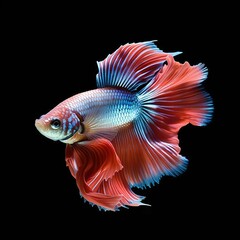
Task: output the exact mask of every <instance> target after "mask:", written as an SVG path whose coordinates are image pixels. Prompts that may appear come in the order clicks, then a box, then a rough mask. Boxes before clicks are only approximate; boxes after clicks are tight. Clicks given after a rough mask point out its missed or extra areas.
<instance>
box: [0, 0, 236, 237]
mask: <svg viewBox="0 0 240 240" xmlns="http://www.w3.org/2000/svg"><path fill="white" fill-rule="evenodd" d="M145 4H146V6H142V7H141V8H140V9H136V8H133V9H131V8H130V6H128V5H125V4H120V3H116V6H106V7H105V8H103V6H97V5H96V4H93V6H91V7H87V6H81V5H79V6H75V5H70V4H68V5H66V4H63V3H61V4H60V3H56V4H53V3H52V4H49V3H40V2H39V3H32V2H25V3H21V4H18V5H16V4H13V5H11V6H5V4H4V8H3V9H2V12H3V13H4V17H3V27H4V28H3V33H4V34H3V38H4V40H5V43H4V45H3V47H4V50H6V55H4V59H3V60H4V63H3V68H4V69H5V70H6V73H7V74H6V75H5V82H6V83H7V84H8V83H10V86H9V87H8V88H3V89H4V91H5V89H6V92H7V93H9V94H7V96H8V99H7V100H6V98H5V101H9V100H11V101H13V102H14V104H13V105H12V103H11V104H10V103H8V106H9V108H10V109H9V108H8V110H10V114H11V116H12V120H13V122H14V125H15V126H16V124H17V126H16V127H15V128H14V131H13V132H12V131H11V134H7V136H8V138H9V140H8V142H7V143H8V144H7V145H8V147H10V150H8V157H7V161H5V162H6V169H7V170H6V172H7V178H6V179H7V180H6V185H7V186H8V187H7V190H8V196H11V197H9V202H10V203H11V204H10V205H11V206H9V208H7V210H8V212H9V214H8V216H10V218H9V223H10V224H16V226H21V228H19V230H18V233H23V234H24V235H26V236H28V234H29V230H30V229H31V231H33V232H34V234H36V235H39V234H42V235H43V236H45V235H47V234H49V232H50V231H51V232H52V233H54V234H56V236H57V235H59V236H61V235H62V234H64V233H65V232H68V233H75V234H76V236H77V237H79V238H80V237H83V236H82V234H84V233H87V234H90V236H91V235H92V234H94V233H96V234H97V236H98V237H111V236H112V237H116V236H118V235H119V236H120V235H122V236H126V237H127V236H128V234H129V233H130V234H132V235H134V234H135V235H140V236H141V235H142V234H145V233H146V234H148V236H149V238H151V236H155V237H157V238H158V236H159V238H160V237H161V236H168V237H171V236H179V237H186V236H190V237H192V238H193V239H194V237H195V236H202V237H204V236H207V235H208V234H212V235H213V236H214V235H217V234H219V233H220V234H221V233H224V232H225V230H226V225H225V222H226V221H227V219H228V217H227V216H228V215H229V214H231V213H233V212H232V211H233V210H230V209H231V205H228V204H226V202H225V200H224V199H225V198H226V196H229V195H228V191H229V186H228V185H227V184H226V181H227V179H228V178H227V177H226V174H227V173H228V172H231V170H232V168H233V166H232V164H231V163H230V162H229V164H226V161H230V160H231V157H230V152H227V150H226V145H227V143H226V142H228V140H227V141H226V139H227V137H226V134H227V130H226V129H227V124H226V120H227V117H226V115H227V102H226V98H227V89H226V85H227V84H226V81H229V79H227V78H228V77H229V72H228V69H227V67H225V63H226V62H225V61H226V59H225V57H226V55H227V54H226V53H225V52H224V53H223V51H222V49H223V48H224V47H223V46H224V44H225V40H224V36H226V35H229V33H230V30H229V28H227V27H225V23H224V22H225V20H224V18H222V16H223V13H224V12H226V11H228V10H227V9H225V8H224V6H218V7H217V9H209V6H207V5H202V6H194V5H188V6H187V5H186V6H183V5H182V6H181V7H182V8H183V10H181V11H180V8H179V7H178V6H174V7H173V6H170V5H171V4H170V5H169V6H163V5H161V6H154V5H152V4H151V5H150V4H149V5H147V3H145ZM100 7H102V8H101V9H100ZM117 10H118V11H117ZM148 40H158V41H157V42H156V45H157V46H158V47H159V48H160V49H161V50H163V51H165V52H174V51H182V52H183V53H182V54H181V55H179V56H177V57H176V60H178V61H180V62H184V61H189V63H190V64H192V65H195V64H198V63H200V62H202V63H205V65H206V66H207V67H208V69H209V76H208V79H207V80H206V81H205V82H204V87H205V89H206V90H207V91H208V92H209V93H210V94H211V96H212V98H213V102H214V107H215V110H214V115H213V119H212V122H211V123H210V124H208V126H206V127H194V126H191V125H188V126H186V127H184V128H182V129H181V131H180V132H179V139H180V147H181V154H182V155H183V156H186V157H187V158H188V159H189V166H188V169H187V171H186V172H185V173H184V174H182V175H181V176H179V177H176V178H173V177H164V178H163V179H162V180H161V181H160V183H159V184H157V185H155V186H154V187H152V188H149V189H145V190H140V189H134V191H135V192H136V193H139V194H140V195H144V196H146V199H145V200H144V202H145V203H148V204H150V205H151V207H144V206H141V207H136V208H134V207H131V208H129V209H124V208H121V209H120V211H118V212H104V211H99V210H98V208H97V207H96V206H95V207H92V206H90V205H89V204H88V203H84V201H83V199H82V198H80V197H79V193H78V189H77V186H76V184H75V180H74V179H73V177H72V176H71V174H70V172H69V170H68V168H67V167H66V164H65V159H64V150H65V145H64V144H63V143H60V142H53V141H51V140H48V139H47V138H45V137H43V136H42V135H41V134H39V132H38V131H37V130H36V128H35V126H34V121H35V119H36V118H38V117H39V116H40V115H42V114H44V113H46V112H48V111H49V110H50V109H52V108H53V107H54V106H55V105H56V104H58V103H59V102H61V101H62V100H64V99H66V98H68V97H70V96H72V95H73V94H76V93H79V92H83V91H87V90H91V89H94V88H96V84H95V77H96V74H97V71H98V69H97V64H96V61H101V60H103V59H104V58H105V57H106V56H107V55H108V54H110V53H112V52H114V51H115V50H116V49H117V48H118V47H119V46H120V45H123V44H125V43H132V42H140V41H148ZM228 46H230V45H228ZM9 89H10V91H9ZM6 130H7V131H9V129H6ZM2 171H3V172H5V170H4V169H3V170H2ZM4 183H5V182H4ZM7 183H8V184H7ZM233 214H234V213H233ZM110 230H111V231H113V233H110Z"/></svg>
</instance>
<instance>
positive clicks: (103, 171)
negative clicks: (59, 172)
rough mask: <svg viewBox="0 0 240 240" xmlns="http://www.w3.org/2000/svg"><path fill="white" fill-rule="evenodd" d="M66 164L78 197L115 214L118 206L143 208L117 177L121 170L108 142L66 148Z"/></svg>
mask: <svg viewBox="0 0 240 240" xmlns="http://www.w3.org/2000/svg"><path fill="white" fill-rule="evenodd" d="M66 162H67V166H68V167H69V169H70V171H71V173H72V175H73V176H74V177H75V178H76V183H77V186H78V188H79V191H80V194H81V195H82V196H83V197H84V198H85V199H86V200H87V201H89V202H90V203H91V204H95V205H97V206H98V207H99V208H100V209H104V210H111V211H115V210H117V209H118V208H119V207H121V206H126V205H131V206H139V205H145V204H143V203H141V200H142V199H143V198H142V197H141V196H138V195H136V194H135V193H133V192H132V190H131V188H130V187H129V185H128V183H127V181H126V179H125V178H124V175H121V170H122V168H123V166H122V164H121V161H120V159H119V157H118V155H117V154H116V151H115V149H114V147H113V145H112V143H111V142H110V141H109V140H107V139H103V138H101V139H95V140H92V141H86V142H81V143H75V144H73V145H69V144H68V145H67V147H66Z"/></svg>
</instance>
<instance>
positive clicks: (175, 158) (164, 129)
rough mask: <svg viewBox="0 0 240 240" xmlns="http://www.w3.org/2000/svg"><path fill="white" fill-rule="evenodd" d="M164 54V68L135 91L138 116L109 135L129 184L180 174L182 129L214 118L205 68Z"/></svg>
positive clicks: (145, 183)
mask: <svg viewBox="0 0 240 240" xmlns="http://www.w3.org/2000/svg"><path fill="white" fill-rule="evenodd" d="M164 57H165V58H164ZM164 57H163V58H159V62H161V61H163V62H164V63H165V64H164V65H163V67H162V68H160V69H159V71H158V72H157V73H156V75H155V76H154V77H153V78H152V79H151V80H150V81H149V82H148V83H147V84H145V86H144V87H143V88H142V89H141V90H140V91H139V92H138V93H137V95H138V99H139V102H140V103H141V112H140V114H139V116H138V117H137V118H136V119H135V121H134V122H133V123H132V124H131V125H129V126H128V127H127V128H125V129H122V130H121V131H120V132H119V134H118V135H117V137H116V138H115V139H114V140H113V145H114V147H115V149H116V152H117V154H118V156H119V158H120V159H121V161H122V164H123V166H124V169H123V171H124V174H125V177H126V179H127V181H128V182H129V183H130V184H131V185H132V186H138V187H145V186H151V184H154V183H155V182H158V181H159V180H160V178H161V176H164V175H171V176H176V175H178V174H180V173H182V172H183V171H184V170H185V169H186V166H187V162H188V160H187V159H186V158H185V157H183V156H181V155H180V147H179V140H178V132H179V130H180V128H181V127H183V126H185V125H186V124H188V123H191V124H193V125H197V126H204V125H206V124H207V123H208V122H209V121H210V120H211V117H212V112H213V102H212V99H211V97H210V95H209V94H208V93H207V92H205V91H204V90H203V87H202V82H203V81H204V80H205V79H206V78H207V68H206V67H205V66H204V65H203V64H198V65H195V66H191V65H190V64H189V63H188V62H185V63H183V64H181V63H179V62H176V61H175V60H174V58H173V56H172V55H171V54H168V55H165V56H164ZM139 61H140V60H139ZM150 63H151V62H150ZM150 63H149V64H150ZM145 65H147V63H146V62H145ZM129 74H130V73H129Z"/></svg>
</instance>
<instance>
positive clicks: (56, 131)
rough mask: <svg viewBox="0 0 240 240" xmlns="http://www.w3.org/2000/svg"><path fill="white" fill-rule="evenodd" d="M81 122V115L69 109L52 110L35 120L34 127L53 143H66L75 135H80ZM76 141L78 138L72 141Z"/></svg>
mask: <svg viewBox="0 0 240 240" xmlns="http://www.w3.org/2000/svg"><path fill="white" fill-rule="evenodd" d="M81 121H82V117H81V115H79V114H78V113H76V112H74V111H72V110H70V109H67V108H54V109H53V110H51V111H50V112H48V113H47V114H45V115H42V116H41V117H40V118H39V119H36V120H35V126H36V128H37V130H38V131H39V132H40V133H41V134H42V135H43V136H45V137H47V138H49V139H51V140H54V141H62V142H67V140H68V139H73V136H75V135H76V134H78V135H79V134H82V132H83V125H82V123H81ZM77 140H79V137H78V139H75V140H74V141H77ZM72 141H73V140H72ZM71 143H72V142H71Z"/></svg>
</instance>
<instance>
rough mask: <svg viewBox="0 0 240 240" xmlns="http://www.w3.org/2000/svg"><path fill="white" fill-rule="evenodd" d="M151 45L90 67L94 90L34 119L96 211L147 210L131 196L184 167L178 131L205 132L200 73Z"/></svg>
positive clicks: (209, 106)
mask: <svg viewBox="0 0 240 240" xmlns="http://www.w3.org/2000/svg"><path fill="white" fill-rule="evenodd" d="M156 42H157V41H156V40H153V41H145V42H137V43H135V42H133V43H126V44H124V45H121V46H119V48H117V49H116V50H115V51H114V52H113V53H111V54H109V55H108V56H107V57H106V58H105V59H104V60H102V61H97V67H98V72H97V74H96V88H95V89H91V90H88V91H84V92H80V93H77V94H75V95H73V96H70V97H69V98H67V99H65V100H63V101H62V102H60V103H59V104H58V105H56V106H55V107H53V108H52V109H51V110H50V111H49V112H47V113H46V114H44V115H42V116H41V117H40V118H39V119H35V127H36V128H37V130H38V131H39V132H40V133H41V134H42V135H43V136H44V137H46V138H48V139H51V140H53V141H60V142H62V143H64V144H65V145H66V148H65V161H66V166H67V167H68V168H69V170H70V174H71V175H72V176H73V178H74V179H75V180H76V188H77V189H78V191H79V194H80V196H81V197H82V198H83V199H84V200H85V202H88V203H89V204H91V205H92V206H97V208H98V209H99V210H104V211H113V212H115V211H119V210H120V209H122V208H127V209H129V208H131V207H139V206H151V204H149V203H145V202H144V201H145V199H146V197H145V196H141V195H139V194H136V193H135V192H134V189H142V190H143V191H144V190H145V189H147V188H151V187H153V186H156V184H159V182H160V180H161V178H162V177H164V176H172V177H177V176H179V175H180V174H182V173H183V172H184V171H185V170H186V169H187V165H188V159H187V158H186V157H185V156H182V155H181V148H180V146H179V139H178V133H179V130H180V129H181V128H182V127H184V126H186V125H188V124H192V125H194V126H206V125H208V123H209V122H210V121H211V119H212V115H213V111H214V105H213V99H212V97H211V95H210V94H209V93H208V92H207V91H206V90H205V89H204V86H203V82H204V80H206V79H207V77H208V68H207V67H206V66H205V64H203V63H199V64H197V65H190V63H189V62H188V61H185V62H183V63H180V62H179V61H176V60H175V58H176V57H177V56H178V55H179V54H181V53H182V52H171V53H166V52H163V51H162V50H160V49H159V48H158V46H157V44H156Z"/></svg>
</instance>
